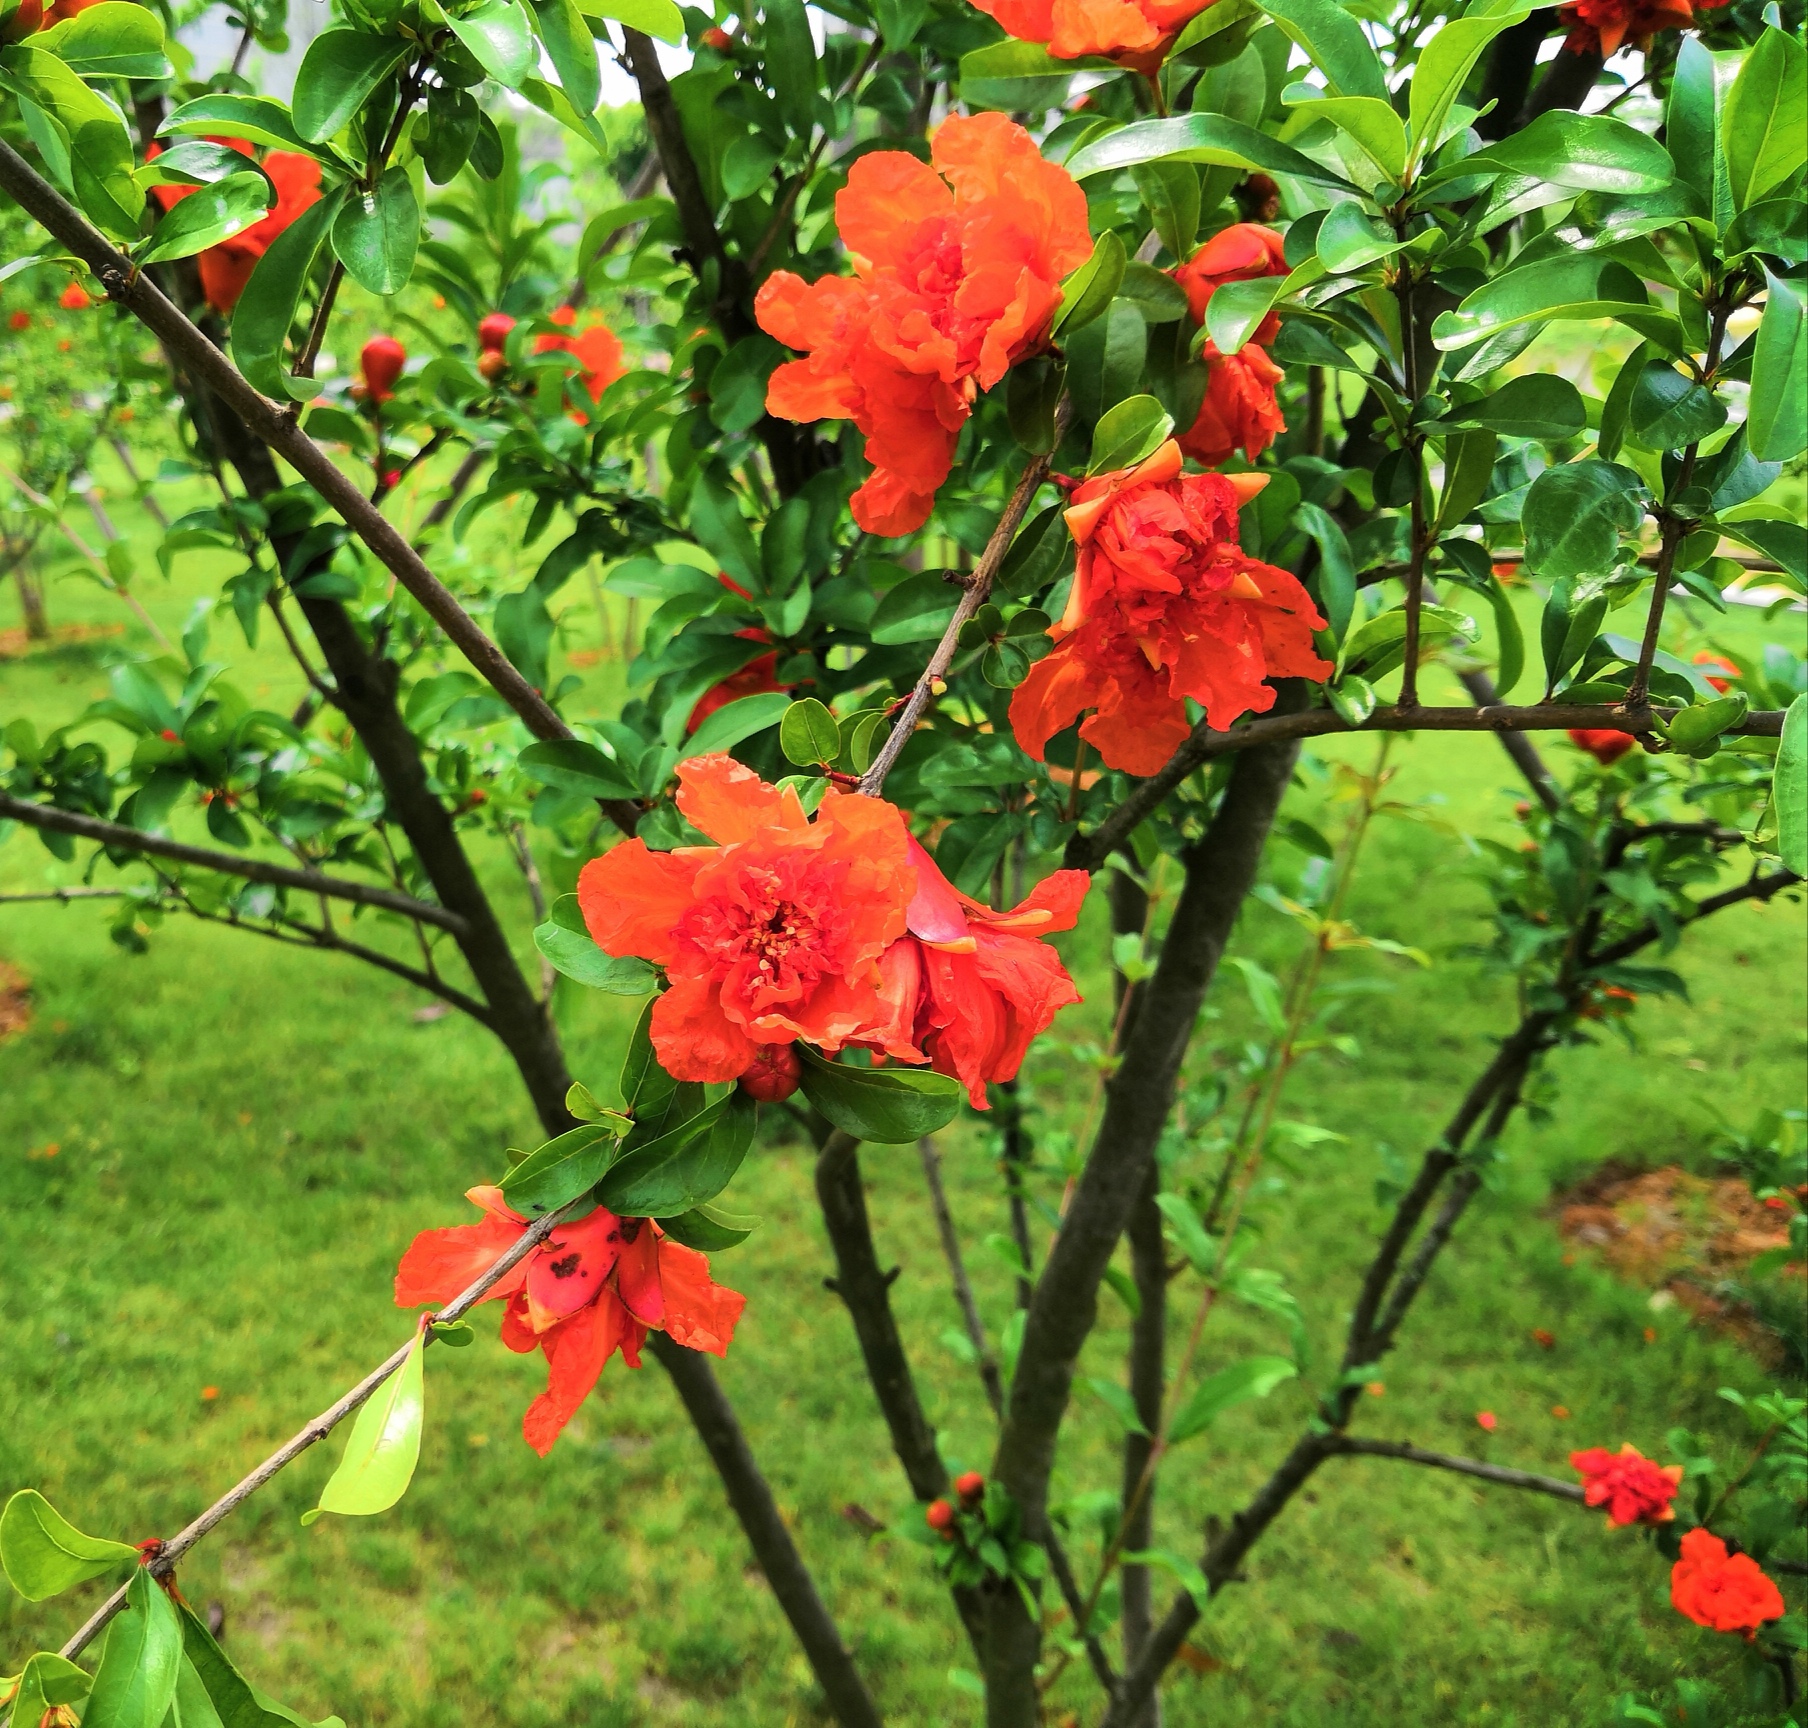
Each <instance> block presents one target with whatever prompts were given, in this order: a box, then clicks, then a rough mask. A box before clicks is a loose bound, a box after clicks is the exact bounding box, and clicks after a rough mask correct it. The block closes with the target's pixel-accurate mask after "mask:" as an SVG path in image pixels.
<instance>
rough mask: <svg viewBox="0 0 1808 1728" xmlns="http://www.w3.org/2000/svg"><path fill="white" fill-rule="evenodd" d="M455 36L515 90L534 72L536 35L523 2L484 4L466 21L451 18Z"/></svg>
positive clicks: (506, 0)
mask: <svg viewBox="0 0 1808 1728" xmlns="http://www.w3.org/2000/svg"><path fill="white" fill-rule="evenodd" d="M446 22H447V23H448V24H450V25H451V26H452V32H453V34H454V35H455V36H457V38H458V39H459V41H460V42H462V43H463V44H464V45H465V47H466V48H468V49H469V50H470V51H471V58H472V59H474V60H475V61H476V62H477V64H478V65H479V66H481V67H482V68H483V69H484V71H486V72H487V73H489V75H490V76H491V77H492V78H494V79H495V80H496V82H497V83H498V84H503V85H506V86H507V87H508V88H509V89H511V90H513V89H516V88H518V87H519V86H520V85H521V84H522V82H523V81H524V80H525V79H526V78H527V75H528V74H529V73H530V72H532V71H533V69H534V65H535V62H536V60H537V58H538V57H537V56H536V55H535V53H534V33H533V31H532V30H531V29H530V28H529V27H528V22H527V12H526V10H525V9H524V8H523V7H522V6H521V5H520V4H519V0H484V3H483V4H482V5H481V6H479V7H478V8H477V9H476V10H475V11H474V12H467V13H466V14H465V15H464V16H463V17H462V18H453V17H451V16H450V15H448V16H447V19H446Z"/></svg>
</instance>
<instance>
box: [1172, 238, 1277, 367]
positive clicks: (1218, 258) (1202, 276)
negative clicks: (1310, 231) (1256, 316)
mask: <svg viewBox="0 0 1808 1728" xmlns="http://www.w3.org/2000/svg"><path fill="white" fill-rule="evenodd" d="M1283 247H1284V243H1283V242H1282V240H1281V237H1280V235H1279V234H1277V233H1276V232H1275V231H1274V230H1273V229H1272V228H1264V227H1263V226H1262V224H1261V223H1259V222H1233V223H1232V224H1231V225H1230V227H1228V228H1224V229H1220V230H1219V232H1218V233H1216V234H1214V235H1213V236H1212V237H1211V239H1209V240H1208V241H1206V243H1205V244H1204V245H1203V246H1201V247H1200V248H1199V250H1198V251H1197V252H1195V253H1194V254H1193V255H1192V257H1191V258H1189V259H1188V260H1187V261H1186V262H1185V263H1184V264H1182V265H1181V266H1180V268H1179V269H1178V270H1176V271H1175V272H1174V280H1175V281H1176V282H1178V283H1179V284H1180V286H1181V287H1182V288H1184V289H1185V290H1186V297H1187V310H1188V311H1189V312H1191V313H1192V315H1193V322H1194V323H1195V324H1203V323H1204V322H1205V309H1206V307H1207V306H1208V305H1209V304H1210V303H1211V298H1212V294H1213V291H1214V290H1215V289H1218V288H1221V287H1223V285H1224V284H1225V283H1226V282H1253V281H1255V280H1257V279H1258V278H1260V277H1263V276H1285V275H1286V274H1287V273H1288V271H1287V257H1286V253H1285V251H1284V249H1283ZM1280 329H1281V320H1280V318H1279V316H1278V315H1277V314H1276V313H1273V312H1270V313H1269V314H1268V316H1267V317H1266V318H1264V319H1263V320H1262V322H1261V323H1260V324H1258V325H1257V326H1256V328H1255V333H1254V334H1253V335H1252V336H1251V337H1250V341H1252V342H1260V343H1261V344H1263V346H1266V345H1267V344H1268V343H1270V342H1272V341H1273V340H1274V339H1275V337H1276V336H1277V335H1279V334H1280Z"/></svg>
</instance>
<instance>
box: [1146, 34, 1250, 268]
mask: <svg viewBox="0 0 1808 1728" xmlns="http://www.w3.org/2000/svg"><path fill="white" fill-rule="evenodd" d="M1224 3H1227V0H1220V4H1224ZM1130 178H1131V179H1132V180H1133V181H1135V182H1136V190H1137V194H1138V196H1139V197H1140V198H1141V199H1142V201H1143V208H1144V209H1145V210H1147V211H1148V212H1149V221H1150V223H1151V225H1152V226H1153V227H1154V229H1155V232H1156V233H1157V234H1159V235H1160V236H1161V243H1162V245H1164V246H1165V247H1167V249H1168V253H1169V255H1170V256H1171V257H1174V258H1177V259H1184V258H1185V257H1186V256H1187V255H1188V254H1189V253H1190V252H1191V251H1192V249H1193V240H1194V238H1195V237H1196V236H1197V234H1198V233H1199V170H1198V169H1197V168H1195V167H1193V166H1192V165H1191V164H1190V163H1187V162H1140V163H1138V164H1137V165H1136V167H1134V168H1132V169H1131V170H1130Z"/></svg>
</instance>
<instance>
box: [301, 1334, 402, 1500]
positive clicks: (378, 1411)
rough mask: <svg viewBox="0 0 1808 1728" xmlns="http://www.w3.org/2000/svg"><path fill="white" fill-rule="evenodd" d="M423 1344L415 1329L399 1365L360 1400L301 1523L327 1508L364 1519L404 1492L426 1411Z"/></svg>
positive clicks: (398, 1498) (400, 1496)
mask: <svg viewBox="0 0 1808 1728" xmlns="http://www.w3.org/2000/svg"><path fill="white" fill-rule="evenodd" d="M425 1342H426V1334H425V1332H423V1331H417V1332H416V1333H415V1335H414V1341H413V1343H411V1344H410V1345H409V1347H408V1354H407V1356H406V1357H405V1358H404V1359H403V1362H402V1366H401V1367H400V1368H398V1369H397V1370H396V1372H395V1373H393V1374H392V1375H390V1377H389V1378H388V1379H387V1380H385V1381H384V1382H383V1384H382V1385H381V1386H379V1387H378V1388H377V1389H376V1391H375V1392H373V1393H372V1394H371V1395H370V1397H369V1398H368V1399H366V1400H365V1403H364V1407H363V1408H362V1409H361V1410H360V1411H359V1412H358V1415H357V1419H356V1420H355V1421H354V1422H353V1423H352V1432H351V1438H350V1439H349V1440H347V1441H346V1443H345V1455H344V1457H342V1458H341V1459H340V1460H339V1468H338V1469H337V1470H335V1471H334V1472H333V1474H332V1476H331V1477H330V1478H329V1479H328V1481H327V1485H326V1487H325V1488H323V1489H322V1490H321V1493H320V1504H319V1505H318V1506H316V1507H314V1508H313V1510H312V1511H308V1512H304V1513H303V1514H302V1515H301V1521H302V1523H304V1524H312V1523H313V1522H314V1520H315V1519H317V1518H319V1517H320V1516H321V1515H322V1514H324V1513H327V1512H336V1513H338V1514H340V1515H341V1516H342V1517H359V1518H367V1517H370V1516H371V1515H372V1514H374V1513H377V1512H387V1511H388V1510H389V1508H390V1507H391V1506H393V1505H395V1503H396V1502H397V1501H398V1500H400V1499H401V1498H402V1496H403V1495H404V1494H406V1493H407V1492H408V1484H409V1483H410V1482H411V1481H413V1480H414V1467H415V1465H416V1463H417V1462H419V1460H420V1455H421V1423H422V1420H423V1418H424V1417H425V1415H426V1410H427V1384H426V1358H425V1355H424V1351H423V1346H424V1345H425Z"/></svg>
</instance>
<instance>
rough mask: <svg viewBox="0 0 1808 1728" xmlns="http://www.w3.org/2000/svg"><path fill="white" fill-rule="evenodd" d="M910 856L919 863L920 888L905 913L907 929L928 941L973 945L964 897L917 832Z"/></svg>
mask: <svg viewBox="0 0 1808 1728" xmlns="http://www.w3.org/2000/svg"><path fill="white" fill-rule="evenodd" d="M908 856H909V859H910V862H911V863H912V864H913V865H915V866H916V872H917V891H916V894H915V895H914V896H913V897H912V899H911V902H910V905H909V907H908V908H907V909H906V911H905V913H904V926H905V928H906V929H907V930H909V932H910V933H911V935H913V936H920V937H921V938H922V939H923V940H924V941H925V942H934V943H936V944H938V945H941V944H946V943H953V942H965V943H969V944H970V943H971V941H972V938H971V936H970V935H969V934H968V932H967V912H966V908H965V907H964V906H963V905H962V904H961V896H960V895H958V894H957V893H955V891H954V886H953V884H952V883H950V882H949V880H948V878H947V877H946V876H944V875H943V874H942V873H941V871H940V870H939V869H938V868H937V867H936V862H935V860H934V859H933V858H932V857H930V855H929V854H928V852H926V851H925V850H924V849H923V845H922V843H921V842H920V841H919V840H918V839H917V838H916V837H915V836H914V835H912V836H911V840H910V845H909V848H908Z"/></svg>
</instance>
